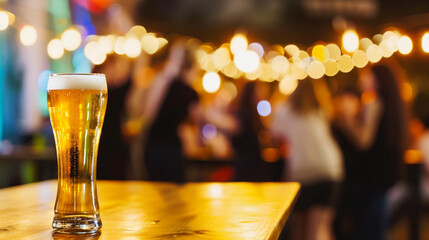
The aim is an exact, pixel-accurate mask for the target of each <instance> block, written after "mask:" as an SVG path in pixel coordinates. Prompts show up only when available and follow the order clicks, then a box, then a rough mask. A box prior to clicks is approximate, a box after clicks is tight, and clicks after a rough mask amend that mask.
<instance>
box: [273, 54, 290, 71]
mask: <svg viewBox="0 0 429 240" xmlns="http://www.w3.org/2000/svg"><path fill="white" fill-rule="evenodd" d="M271 66H272V68H273V70H274V71H276V72H277V73H279V74H284V73H287V71H289V61H288V60H287V59H286V57H284V56H282V55H277V56H275V57H274V58H273V60H271Z"/></svg>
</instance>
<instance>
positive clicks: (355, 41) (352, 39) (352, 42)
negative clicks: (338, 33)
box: [343, 30, 359, 53]
mask: <svg viewBox="0 0 429 240" xmlns="http://www.w3.org/2000/svg"><path fill="white" fill-rule="evenodd" d="M343 48H344V49H345V50H346V51H347V52H350V53H351V52H354V51H356V50H357V49H358V48H359V36H358V35H357V33H356V32H355V31H353V30H347V31H346V32H344V34H343Z"/></svg>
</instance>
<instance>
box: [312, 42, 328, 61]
mask: <svg viewBox="0 0 429 240" xmlns="http://www.w3.org/2000/svg"><path fill="white" fill-rule="evenodd" d="M311 56H313V58H315V59H317V60H319V61H320V62H324V61H325V60H326V59H328V58H329V50H328V49H327V48H326V47H325V46H323V45H320V44H319V45H316V46H314V47H313V49H312V50H311Z"/></svg>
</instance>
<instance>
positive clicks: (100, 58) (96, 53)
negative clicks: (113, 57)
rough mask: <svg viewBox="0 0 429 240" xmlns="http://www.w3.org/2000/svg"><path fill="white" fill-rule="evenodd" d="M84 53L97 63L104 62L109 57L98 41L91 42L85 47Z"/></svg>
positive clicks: (92, 61)
mask: <svg viewBox="0 0 429 240" xmlns="http://www.w3.org/2000/svg"><path fill="white" fill-rule="evenodd" d="M84 54H85V57H86V58H88V59H89V61H91V63H93V64H95V65H100V64H102V63H103V62H104V61H105V60H106V57H107V56H106V53H105V52H104V51H103V49H102V47H101V46H100V44H99V43H98V42H89V43H88V44H87V45H86V46H85V48H84Z"/></svg>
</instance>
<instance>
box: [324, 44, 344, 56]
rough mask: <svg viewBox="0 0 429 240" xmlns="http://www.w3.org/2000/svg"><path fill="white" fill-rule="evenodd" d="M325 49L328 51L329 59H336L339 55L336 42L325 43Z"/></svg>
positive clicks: (339, 50)
mask: <svg viewBox="0 0 429 240" xmlns="http://www.w3.org/2000/svg"><path fill="white" fill-rule="evenodd" d="M326 49H328V52H329V59H332V60H337V59H338V58H340V56H341V49H340V47H338V46H337V44H334V43H331V44H328V45H326Z"/></svg>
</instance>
